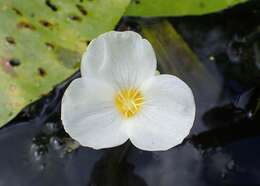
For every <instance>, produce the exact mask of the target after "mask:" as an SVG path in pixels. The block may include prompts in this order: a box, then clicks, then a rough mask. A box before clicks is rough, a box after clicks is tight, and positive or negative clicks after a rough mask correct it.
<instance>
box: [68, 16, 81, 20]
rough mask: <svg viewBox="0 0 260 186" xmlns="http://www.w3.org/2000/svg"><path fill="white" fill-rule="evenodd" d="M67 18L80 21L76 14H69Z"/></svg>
mask: <svg viewBox="0 0 260 186" xmlns="http://www.w3.org/2000/svg"><path fill="white" fill-rule="evenodd" d="M69 18H70V19H71V20H72V21H81V17H79V16H77V15H70V16H69Z"/></svg>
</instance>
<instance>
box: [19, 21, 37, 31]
mask: <svg viewBox="0 0 260 186" xmlns="http://www.w3.org/2000/svg"><path fill="white" fill-rule="evenodd" d="M17 27H18V28H27V29H30V30H35V27H34V26H33V25H32V24H31V23H28V22H26V21H21V22H19V23H18V24H17Z"/></svg>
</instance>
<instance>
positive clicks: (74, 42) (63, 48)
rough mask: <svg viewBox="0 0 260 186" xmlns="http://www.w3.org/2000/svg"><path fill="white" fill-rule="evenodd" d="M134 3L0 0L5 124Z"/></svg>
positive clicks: (0, 116)
mask: <svg viewBox="0 0 260 186" xmlns="http://www.w3.org/2000/svg"><path fill="white" fill-rule="evenodd" d="M129 1H130V0H107V1H102V0H95V1H78V0H62V1H59V0H34V1H21V0H0V22H1V27H0V78H1V83H0V105H1V107H0V127H1V126H3V125H4V124H5V123H6V122H8V121H9V120H10V119H12V118H13V117H14V116H15V115H16V114H17V113H18V112H19V111H20V110H21V109H22V108H23V107H24V106H26V105H27V104H29V103H31V102H33V101H35V100H36V99H38V98H39V97H40V96H41V95H43V94H46V93H48V92H49V91H50V90H51V89H52V87H53V86H54V85H56V84H57V83H59V82H61V81H62V80H64V79H66V78H67V77H69V76H70V75H71V74H72V73H74V72H75V71H76V70H77V69H78V67H79V62H80V58H81V53H82V52H83V51H84V50H85V48H86V45H87V43H88V42H89V40H91V39H92V38H94V37H95V36H97V35H99V34H101V33H103V32H106V31H109V30H112V29H113V28H114V26H115V25H116V23H117V22H118V20H119V19H120V17H121V16H122V14H123V13H124V11H125V8H126V6H127V5H128V3H129ZM104 17H105V19H104Z"/></svg>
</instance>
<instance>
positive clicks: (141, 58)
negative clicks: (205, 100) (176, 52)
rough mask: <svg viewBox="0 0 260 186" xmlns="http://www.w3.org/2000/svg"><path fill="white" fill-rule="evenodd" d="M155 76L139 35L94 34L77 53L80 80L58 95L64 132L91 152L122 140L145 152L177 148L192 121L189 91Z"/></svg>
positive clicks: (152, 55)
mask: <svg viewBox="0 0 260 186" xmlns="http://www.w3.org/2000/svg"><path fill="white" fill-rule="evenodd" d="M155 73H156V56H155V53H154V50H153V48H152V46H151V44H150V43H149V42H148V41H147V40H145V39H142V37H141V36H140V35H139V34H137V33H135V32H132V31H125V32H116V31H111V32H108V33H105V34H102V35H100V36H98V37H97V38H96V39H94V40H93V41H92V42H91V43H90V45H89V46H88V48H87V51H86V52H85V54H84V55H83V58H82V62H81V75H82V78H78V79H76V80H74V81H73V82H72V83H71V84H70V85H69V87H68V88H67V90H66V92H65V94H64V96H63V99H62V109H61V118H62V122H63V125H64V128H65V130H66V132H67V133H68V134H69V135H70V136H71V137H72V138H74V139H75V140H77V141H78V142H79V143H80V144H81V145H83V146H88V147H92V148H94V149H102V148H108V147H114V146H117V145H120V144H123V143H124V142H126V141H127V140H128V139H130V141H131V142H132V143H133V144H134V145H135V146H136V147H138V148H140V149H143V150H149V151H153V150H167V149H169V148H171V147H173V146H176V145H178V144H180V143H181V142H182V141H183V139H184V138H185V137H186V136H187V135H188V134H189V131H190V129H191V127H192V124H193V121H194V117H195V103H194V98H193V94H192V91H191V89H190V88H189V87H188V86H187V85H186V84H185V83H184V82H183V81H182V80H180V79H179V78H177V77H176V76H172V75H157V76H156V75H155Z"/></svg>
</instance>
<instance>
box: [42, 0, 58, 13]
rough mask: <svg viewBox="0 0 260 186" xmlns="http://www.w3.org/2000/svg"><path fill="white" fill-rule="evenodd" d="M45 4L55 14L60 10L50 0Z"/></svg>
mask: <svg viewBox="0 0 260 186" xmlns="http://www.w3.org/2000/svg"><path fill="white" fill-rule="evenodd" d="M45 4H46V5H47V6H48V7H49V8H50V9H51V10H52V11H54V12H56V11H57V10H58V8H57V6H56V5H55V4H53V3H52V2H51V1H50V0H45Z"/></svg>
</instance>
